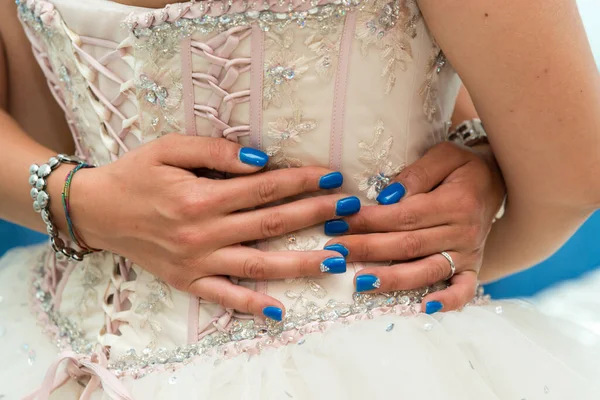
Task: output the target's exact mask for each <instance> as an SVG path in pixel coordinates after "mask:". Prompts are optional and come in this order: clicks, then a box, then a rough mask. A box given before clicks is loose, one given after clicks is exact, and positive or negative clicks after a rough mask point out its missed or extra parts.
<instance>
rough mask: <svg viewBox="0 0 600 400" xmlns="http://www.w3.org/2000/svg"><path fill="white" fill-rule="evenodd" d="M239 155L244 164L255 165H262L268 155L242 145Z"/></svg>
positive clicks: (267, 159) (265, 163)
mask: <svg viewBox="0 0 600 400" xmlns="http://www.w3.org/2000/svg"><path fill="white" fill-rule="evenodd" d="M239 157H240V161H241V162H243V163H244V164H249V165H254V166H257V167H264V166H265V165H267V162H268V161H269V156H268V155H267V154H266V153H264V152H262V151H260V150H256V149H253V148H252V147H242V148H241V149H240V154H239Z"/></svg>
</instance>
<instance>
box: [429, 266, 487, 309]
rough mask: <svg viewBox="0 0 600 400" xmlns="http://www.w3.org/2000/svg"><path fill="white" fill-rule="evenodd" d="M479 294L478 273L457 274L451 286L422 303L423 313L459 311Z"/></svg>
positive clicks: (451, 281)
mask: <svg viewBox="0 0 600 400" xmlns="http://www.w3.org/2000/svg"><path fill="white" fill-rule="evenodd" d="M476 292H477V273H475V271H464V272H461V273H457V274H456V275H454V276H453V277H452V279H451V280H450V286H448V287H447V288H446V289H444V290H440V291H438V292H434V293H431V294H429V295H427V296H425V298H423V302H422V303H421V304H422V305H421V307H422V311H423V312H425V313H427V314H434V313H436V312H438V311H451V310H458V309H460V308H462V307H464V306H465V305H466V304H467V303H468V302H470V301H471V300H473V298H474V297H475V293H476ZM423 304H424V305H425V306H424V308H423Z"/></svg>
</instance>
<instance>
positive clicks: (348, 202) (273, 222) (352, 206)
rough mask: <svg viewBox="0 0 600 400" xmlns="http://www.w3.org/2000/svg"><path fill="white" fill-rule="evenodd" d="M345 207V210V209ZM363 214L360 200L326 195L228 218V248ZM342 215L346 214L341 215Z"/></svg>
mask: <svg viewBox="0 0 600 400" xmlns="http://www.w3.org/2000/svg"><path fill="white" fill-rule="evenodd" d="M342 205H343V207H342ZM359 210H360V200H359V199H358V198H357V197H354V196H351V197H343V195H339V194H335V195H324V196H319V197H311V198H307V199H302V200H297V201H294V202H292V203H287V204H282V205H279V206H273V207H268V208H263V209H260V210H255V211H246V212H243V213H235V214H230V215H228V216H225V218H224V219H223V225H224V226H227V227H228V232H227V233H228V240H229V241H230V243H229V244H233V243H244V242H248V241H251V240H258V239H266V238H270V237H277V236H281V235H284V234H286V233H290V232H294V231H297V230H300V229H303V228H308V227H310V226H313V225H316V224H320V223H322V222H324V221H327V220H329V219H332V218H335V216H336V215H347V214H348V213H356V212H358V211H359ZM342 211H343V212H342Z"/></svg>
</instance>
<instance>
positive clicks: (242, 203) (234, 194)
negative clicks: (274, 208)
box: [215, 167, 343, 211]
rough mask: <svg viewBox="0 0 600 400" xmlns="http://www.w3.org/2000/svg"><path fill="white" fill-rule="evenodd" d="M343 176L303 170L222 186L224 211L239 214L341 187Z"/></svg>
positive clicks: (236, 180)
mask: <svg viewBox="0 0 600 400" xmlns="http://www.w3.org/2000/svg"><path fill="white" fill-rule="evenodd" d="M342 183H343V176H342V174H340V173H339V172H332V171H331V170H329V169H326V168H320V167H303V168H293V169H292V168H286V169H280V170H276V171H268V172H265V173H262V174H258V175H253V176H242V177H237V178H234V179H228V180H225V181H222V182H219V186H218V189H219V193H216V194H215V195H216V196H217V197H219V196H222V200H223V201H222V202H223V203H224V206H225V210H226V211H227V210H228V211H237V210H242V209H245V208H250V207H255V206H258V205H261V204H267V203H272V202H274V201H277V200H281V199H284V198H286V197H290V196H296V195H299V194H302V193H310V192H316V191H319V190H323V189H337V188H339V187H341V186H342Z"/></svg>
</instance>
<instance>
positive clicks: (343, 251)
mask: <svg viewBox="0 0 600 400" xmlns="http://www.w3.org/2000/svg"><path fill="white" fill-rule="evenodd" d="M323 250H331V251H337V252H338V253H340V254H341V255H343V256H344V257H348V254H350V251H349V250H348V249H347V248H346V247H344V246H343V245H341V244H339V243H335V244H330V245H329V246H325V247H323Z"/></svg>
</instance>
